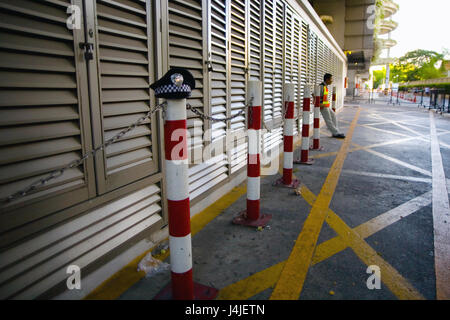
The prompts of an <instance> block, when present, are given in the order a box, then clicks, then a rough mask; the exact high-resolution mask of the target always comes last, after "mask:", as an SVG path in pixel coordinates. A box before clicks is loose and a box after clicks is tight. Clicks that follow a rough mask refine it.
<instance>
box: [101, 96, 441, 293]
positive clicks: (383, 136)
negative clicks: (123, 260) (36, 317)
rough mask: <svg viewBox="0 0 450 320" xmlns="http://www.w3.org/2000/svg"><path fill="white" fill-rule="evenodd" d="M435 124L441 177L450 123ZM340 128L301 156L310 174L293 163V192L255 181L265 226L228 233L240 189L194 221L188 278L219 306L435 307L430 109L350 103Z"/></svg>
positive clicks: (138, 288) (159, 284)
mask: <svg viewBox="0 0 450 320" xmlns="http://www.w3.org/2000/svg"><path fill="white" fill-rule="evenodd" d="M434 117H435V118H433V119H434V121H435V126H436V132H437V139H439V142H441V148H440V152H441V155H440V156H441V157H442V163H443V167H444V172H445V176H447V177H450V131H449V128H450V126H449V124H450V122H449V119H446V118H445V119H444V118H442V117H440V116H438V115H434ZM338 119H339V123H340V127H341V129H342V130H343V131H344V132H347V139H346V140H344V141H343V140H337V139H333V138H331V137H330V134H329V133H328V132H327V130H326V129H324V128H322V131H321V144H322V145H323V146H324V148H325V150H324V151H321V152H311V153H310V155H312V156H313V157H314V158H315V159H316V161H315V163H314V165H312V166H300V165H294V175H295V176H296V177H298V178H299V179H300V180H301V183H302V184H301V187H300V189H299V191H300V192H301V195H296V194H295V193H294V191H293V190H291V189H283V188H276V187H273V186H272V184H273V183H274V182H275V181H276V180H277V179H278V178H279V177H280V175H279V174H278V175H274V176H266V177H264V178H262V179H261V213H270V214H272V216H273V218H272V220H271V221H270V223H269V227H266V228H265V229H264V230H262V231H257V230H256V229H252V228H246V227H242V226H235V225H233V224H231V221H232V219H233V217H235V216H236V215H237V214H238V213H239V212H240V211H242V210H244V209H245V206H246V194H245V190H246V184H245V183H244V184H242V185H241V186H239V187H237V188H235V189H234V190H233V191H232V193H231V195H226V196H225V197H224V198H227V199H225V200H226V201H225V200H224V201H223V202H222V203H227V205H226V206H225V207H224V209H223V210H220V209H218V207H220V206H217V205H216V206H215V205H212V206H211V207H210V208H207V209H206V210H205V211H203V212H202V213H200V214H199V215H198V216H196V217H194V219H193V224H196V223H197V222H195V221H194V220H196V221H200V220H202V219H203V218H202V215H204V216H209V217H211V216H214V217H215V218H214V219H212V221H211V222H209V223H207V221H209V220H208V219H210V218H205V219H203V221H206V222H205V223H204V224H206V223H207V224H206V225H205V226H204V227H199V230H198V232H197V231H196V232H195V233H194V232H193V238H192V248H193V249H192V251H193V272H194V281H196V282H198V283H201V284H204V285H209V286H212V287H215V288H217V289H220V292H219V297H218V298H219V299H234V300H244V299H259V300H266V299H270V298H271V297H272V298H274V299H277V298H279V297H285V296H286V295H287V296H290V297H293V298H294V299H298V298H299V299H306V300H307V299H357V300H361V299H423V298H425V299H436V286H437V285H443V284H444V285H448V283H442V281H444V280H443V278H438V282H439V283H437V282H436V270H439V268H436V269H435V264H436V265H438V266H440V263H441V261H440V260H439V259H437V258H436V259H435V240H436V239H434V237H433V232H434V230H435V228H441V227H442V226H439V225H436V221H434V220H436V218H435V219H434V220H433V211H432V205H431V203H432V199H433V198H432V190H433V183H436V182H435V180H433V179H432V178H433V172H434V171H433V170H432V169H433V168H432V156H431V154H430V145H431V144H430V141H435V140H436V137H435V140H433V136H432V137H430V123H431V120H430V115H429V113H428V111H426V110H424V109H423V108H422V109H417V108H416V109H414V110H413V109H411V108H408V107H403V106H400V107H399V106H396V107H395V108H394V107H392V106H385V105H379V104H371V105H347V106H346V107H345V108H344V110H343V111H342V112H341V113H340V114H339V116H338ZM352 122H353V125H352ZM351 132H353V136H351V134H350V135H349V133H351ZM350 139H351V140H350ZM436 141H437V140H436ZM299 154H300V146H297V150H296V152H295V155H296V156H299ZM434 157H435V155H434ZM434 159H435V158H434ZM282 163H283V162H282V161H280V165H281V166H282ZM433 163H435V162H433ZM330 168H332V170H330ZM280 169H281V168H280ZM281 170H282V169H281ZM443 181H444V183H445V182H446V181H445V180H443ZM447 189H448V188H447ZM230 199H231V200H230ZM227 201H228V202H227ZM447 201H448V198H447ZM228 204H230V205H228ZM323 222H326V223H323ZM433 222H435V224H434V223H433ZM200 224H201V223H200ZM449 240H450V239H449ZM309 252H310V255H308V253H309ZM441 254H442V252H441ZM444 254H448V256H447V258H449V259H450V252H444ZM300 257H301V258H300ZM168 260H169V259H167V260H166V261H167V262H168ZM369 265H376V266H378V267H380V270H381V288H380V289H372V290H371V289H369V288H368V286H367V282H368V279H369V277H370V276H371V275H372V273H371V272H370V273H367V269H368V266H369ZM290 270H294V271H295V272H292V273H289V271H290ZM302 274H304V277H303V278H302ZM445 281H449V279H446V280H445ZM168 283H170V271H167V272H163V273H161V274H158V275H156V276H154V277H151V278H142V279H141V280H139V281H138V282H137V283H135V284H134V285H132V286H131V287H130V288H129V289H128V290H126V292H124V293H123V294H122V295H121V296H120V298H119V299H126V300H127V299H144V300H146V299H153V297H154V296H155V295H156V294H157V293H158V292H159V291H160V290H161V289H162V288H164V287H165V286H166V285H167V284H168ZM105 288H106V287H105ZM296 292H298V294H297V293H296Z"/></svg>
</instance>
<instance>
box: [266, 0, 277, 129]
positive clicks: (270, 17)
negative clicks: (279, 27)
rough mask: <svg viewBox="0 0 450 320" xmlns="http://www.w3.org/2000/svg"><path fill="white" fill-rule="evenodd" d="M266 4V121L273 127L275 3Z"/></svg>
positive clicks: (270, 0) (268, 1)
mask: <svg viewBox="0 0 450 320" xmlns="http://www.w3.org/2000/svg"><path fill="white" fill-rule="evenodd" d="M263 3H264V17H263V21H264V41H263V67H264V119H263V121H264V122H265V123H266V124H267V125H268V126H269V127H271V126H272V121H273V105H274V94H275V91H274V73H275V68H274V56H275V48H274V24H275V22H274V3H273V1H272V0H266V1H264V2H263Z"/></svg>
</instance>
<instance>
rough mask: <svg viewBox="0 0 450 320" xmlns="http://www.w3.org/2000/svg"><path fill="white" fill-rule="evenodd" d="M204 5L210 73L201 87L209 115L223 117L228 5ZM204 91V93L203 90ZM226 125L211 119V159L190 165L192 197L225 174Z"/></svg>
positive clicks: (222, 0)
mask: <svg viewBox="0 0 450 320" xmlns="http://www.w3.org/2000/svg"><path fill="white" fill-rule="evenodd" d="M206 5H208V6H209V7H208V12H209V19H210V21H211V26H210V30H211V32H210V34H209V41H208V46H209V49H208V51H209V53H210V62H211V66H212V71H211V72H210V73H209V79H208V83H207V84H206V85H204V90H210V99H211V101H210V106H211V115H212V116H213V117H214V118H225V117H226V116H227V115H228V111H227V105H228V97H227V72H228V71H227V65H228V63H227V57H228V54H227V51H228V50H227V21H228V20H227V19H228V18H227V13H228V7H227V4H226V1H225V0H213V1H211V2H210V3H208V4H203V8H206ZM203 10H205V9H203ZM204 42H206V41H204ZM209 88H210V89H209ZM204 92H205V93H206V91H204ZM205 111H207V110H205ZM226 129H227V123H226V122H225V121H220V122H211V144H210V146H209V147H210V149H209V150H211V149H214V155H213V158H212V159H208V158H206V159H203V161H204V162H203V163H200V164H197V165H194V166H192V167H191V168H190V169H189V195H190V199H191V200H193V199H195V198H197V197H198V196H200V195H201V194H203V193H207V192H208V190H211V188H212V187H214V186H215V185H217V184H219V183H220V182H221V181H223V180H224V179H226V178H227V177H228V161H227V156H226V154H225V148H224V147H223V145H224V139H225V137H226ZM215 146H217V148H216V147H215ZM205 150H206V149H205ZM219 150H220V151H221V152H219ZM207 156H208V157H209V156H210V155H209V154H208V155H207Z"/></svg>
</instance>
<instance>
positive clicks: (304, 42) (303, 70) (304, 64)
mask: <svg viewBox="0 0 450 320" xmlns="http://www.w3.org/2000/svg"><path fill="white" fill-rule="evenodd" d="M300 53H301V67H300V83H301V99H302V101H301V103H302V107H303V97H304V93H305V87H306V86H307V85H309V84H308V83H309V79H308V69H309V68H308V25H307V24H306V23H305V22H304V21H302V25H301V51H300ZM300 118H302V117H300Z"/></svg>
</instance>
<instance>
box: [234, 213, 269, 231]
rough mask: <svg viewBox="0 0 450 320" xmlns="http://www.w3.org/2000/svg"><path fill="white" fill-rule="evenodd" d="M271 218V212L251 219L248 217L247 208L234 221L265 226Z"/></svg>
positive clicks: (243, 224) (254, 225)
mask: <svg viewBox="0 0 450 320" xmlns="http://www.w3.org/2000/svg"><path fill="white" fill-rule="evenodd" d="M271 219H272V215H271V214H261V215H260V216H259V218H258V219H257V220H250V219H248V218H247V210H244V211H242V212H241V213H240V214H239V215H238V216H237V217H235V218H234V219H233V221H232V222H233V224H237V225H241V226H246V227H254V228H258V227H265V226H266V225H267V224H268V223H269V221H270V220H271Z"/></svg>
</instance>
